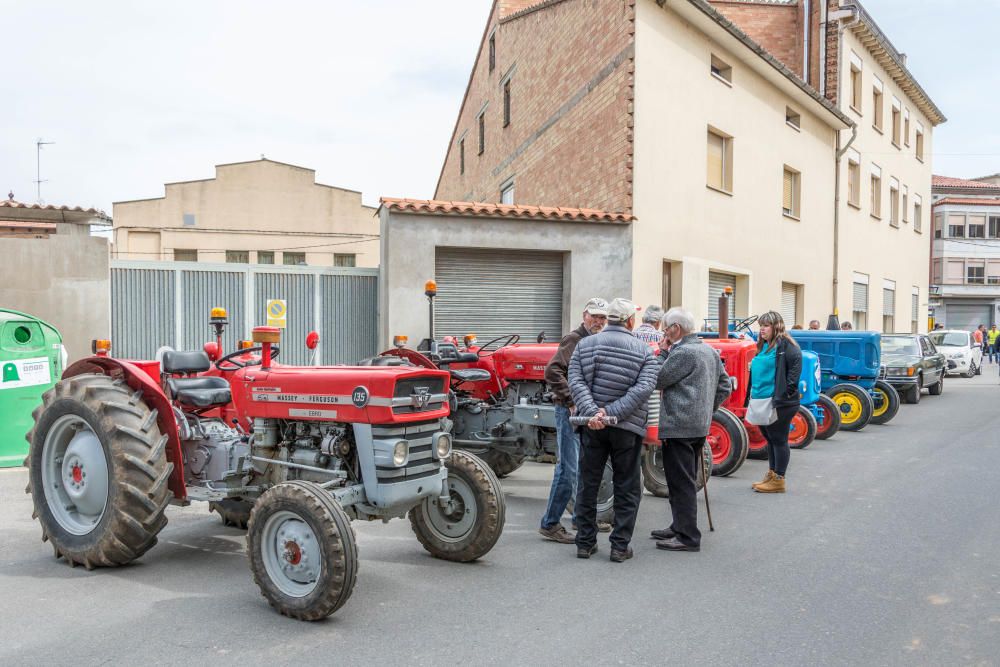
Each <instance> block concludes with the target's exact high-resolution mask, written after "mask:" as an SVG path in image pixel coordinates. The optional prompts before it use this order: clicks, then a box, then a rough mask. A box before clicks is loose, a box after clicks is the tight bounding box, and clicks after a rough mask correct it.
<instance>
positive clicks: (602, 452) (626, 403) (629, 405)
mask: <svg viewBox="0 0 1000 667" xmlns="http://www.w3.org/2000/svg"><path fill="white" fill-rule="evenodd" d="M634 324H635V305H634V304H633V303H632V302H631V301H629V300H627V299H615V300H614V301H612V302H611V303H610V304H609V306H608V326H607V327H606V328H605V329H604V331H602V332H601V333H599V334H594V335H593V336H587V337H586V338H584V339H582V340H581V341H580V343H579V344H578V345H577V346H576V350H575V351H574V352H573V356H572V358H571V359H570V362H569V388H570V392H571V393H572V394H573V403H574V404H575V405H576V409H577V413H578V414H579V415H580V416H583V417H590V418H591V419H590V422H589V423H588V424H587V427H586V428H584V429H583V434H582V438H581V440H582V442H581V447H580V490H579V491H578V492H577V496H576V523H577V527H578V530H577V533H576V555H577V558H590V556H591V555H592V554H593V553H594V552H596V551H597V491H598V489H599V487H600V485H601V478H602V477H603V476H604V465H605V463H606V462H607V461H608V458H609V457H610V458H611V468H612V470H613V471H614V496H615V518H614V528H612V530H611V538H610V539H611V560H612V561H613V562H616V563H621V562H623V561H626V560H628V559H629V558H632V556H633V552H632V548H631V547H630V546H629V542H631V540H632V532H633V531H634V530H635V517H636V514H637V513H638V511H639V500H640V498H641V497H642V475H641V473H640V470H639V458H640V456H641V455H642V438H643V436H644V435H645V434H646V416H647V415H646V413H647V408H648V404H649V396H650V394H652V393H653V387H654V386H655V385H656V372H657V370H659V362H658V361H657V360H656V357H654V356H653V351H652V350H651V349H650V347H649V345H647V344H646V343H643V342H642V341H641V340H639V339H637V338H636V337H635V336H633V335H632V327H633V325H634ZM604 417H614V418H617V420H618V422H617V424H614V425H605V424H604V422H603V421H602V418H604Z"/></svg>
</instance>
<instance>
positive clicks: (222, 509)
mask: <svg viewBox="0 0 1000 667" xmlns="http://www.w3.org/2000/svg"><path fill="white" fill-rule="evenodd" d="M251 510H253V503H252V502H250V501H249V500H243V499H242V498H226V499H225V500H218V501H213V502H210V503H209V504H208V511H209V512H218V513H219V516H220V517H222V525H223V526H232V527H233V528H239V529H241V530H246V529H247V524H248V523H249V522H250V511H251Z"/></svg>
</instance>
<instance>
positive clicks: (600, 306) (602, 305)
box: [583, 296, 608, 317]
mask: <svg viewBox="0 0 1000 667" xmlns="http://www.w3.org/2000/svg"><path fill="white" fill-rule="evenodd" d="M583 310H584V312H586V313H588V314H590V315H604V316H605V317H607V316H608V302H607V301H605V300H604V299H602V298H601V297H599V296H595V297H594V298H593V299H591V300H590V301H588V302H587V305H586V306H585V307H584V309H583Z"/></svg>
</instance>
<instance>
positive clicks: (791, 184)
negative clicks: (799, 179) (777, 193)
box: [781, 169, 795, 213]
mask: <svg viewBox="0 0 1000 667" xmlns="http://www.w3.org/2000/svg"><path fill="white" fill-rule="evenodd" d="M794 191H795V174H793V173H792V172H790V171H788V170H787V169H786V170H785V179H784V187H783V190H782V197H781V205H782V207H783V208H784V209H785V211H787V212H788V213H794V212H795V209H794V207H793V204H794V201H793V193H794Z"/></svg>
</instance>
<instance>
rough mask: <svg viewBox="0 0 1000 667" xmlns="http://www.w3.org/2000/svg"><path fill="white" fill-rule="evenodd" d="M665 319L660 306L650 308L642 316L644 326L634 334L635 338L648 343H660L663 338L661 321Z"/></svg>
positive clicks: (640, 326)
mask: <svg viewBox="0 0 1000 667" xmlns="http://www.w3.org/2000/svg"><path fill="white" fill-rule="evenodd" d="M662 319H663V309H662V308H660V307H659V306H649V307H648V308H646V312H644V313H643V314H642V324H641V325H639V327H638V328H637V329H636V330H635V331H634V332H633V334H635V337H636V338H638V339H639V340H641V341H643V342H646V343H659V342H660V340H661V339H662V338H663V332H662V331H661V330H660V320H662Z"/></svg>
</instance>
